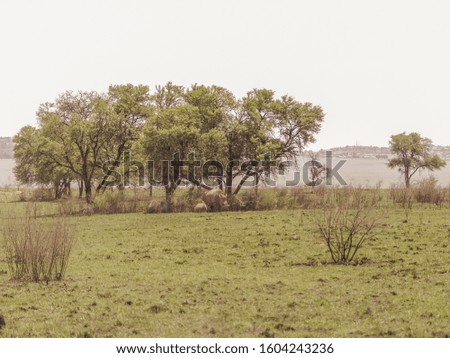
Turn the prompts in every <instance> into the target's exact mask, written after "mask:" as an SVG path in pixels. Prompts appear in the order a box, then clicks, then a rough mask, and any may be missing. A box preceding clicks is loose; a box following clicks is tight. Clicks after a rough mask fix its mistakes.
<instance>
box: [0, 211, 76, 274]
mask: <svg viewBox="0 0 450 358" xmlns="http://www.w3.org/2000/svg"><path fill="white" fill-rule="evenodd" d="M3 236H4V244H5V251H6V261H7V264H8V268H9V271H10V274H11V277H12V279H14V280H31V281H36V282H38V281H44V282H47V283H48V282H49V281H50V280H61V279H62V278H63V277H64V274H65V272H66V269H67V265H68V262H69V256H70V253H71V251H72V247H73V244H74V236H73V233H72V230H71V227H70V225H69V223H68V222H67V221H66V219H65V218H62V217H58V218H52V219H49V220H45V221H44V220H43V219H39V218H38V217H37V209H36V207H33V208H27V211H26V213H25V216H24V217H18V218H10V219H8V220H7V222H6V224H5V225H4V227H3Z"/></svg>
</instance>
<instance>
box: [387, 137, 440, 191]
mask: <svg viewBox="0 0 450 358" xmlns="http://www.w3.org/2000/svg"><path fill="white" fill-rule="evenodd" d="M389 146H390V149H391V152H392V153H393V154H395V157H394V158H392V159H391V160H389V162H388V167H389V168H398V170H399V172H400V173H402V175H403V177H404V179H405V185H406V187H407V188H409V187H410V186H411V177H412V176H413V175H414V174H416V173H417V172H418V171H419V170H430V171H433V170H439V169H441V168H443V167H444V166H445V164H446V163H445V161H444V160H443V159H441V158H440V157H439V156H438V155H432V154H431V149H432V147H433V143H432V141H431V140H430V139H428V138H424V137H422V136H421V135H420V134H418V133H414V132H413V133H410V134H406V133H405V132H403V133H400V134H396V135H393V136H391V141H390V142H389Z"/></svg>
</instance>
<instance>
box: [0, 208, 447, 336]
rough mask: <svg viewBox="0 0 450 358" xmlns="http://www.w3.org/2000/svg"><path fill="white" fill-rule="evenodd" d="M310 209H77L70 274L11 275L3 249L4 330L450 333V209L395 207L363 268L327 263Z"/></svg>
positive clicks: (0, 307) (367, 250)
mask: <svg viewBox="0 0 450 358" xmlns="http://www.w3.org/2000/svg"><path fill="white" fill-rule="evenodd" d="M23 205H24V204H21V203H15V204H14V203H9V204H5V203H4V204H0V216H1V217H3V219H1V220H5V219H4V218H5V215H6V214H7V213H9V212H11V211H13V208H20V207H21V206H23ZM48 205H49V210H53V209H54V208H52V207H50V205H52V204H48ZM312 214H313V211H310V210H303V211H302V210H292V211H289V210H284V211H264V212H263V211H260V212H225V213H207V214H193V213H177V214H153V215H144V214H121V215H94V216H89V217H88V216H85V217H77V218H72V219H71V221H72V222H73V224H76V226H77V230H76V236H77V242H76V244H75V247H74V251H73V254H72V256H71V261H70V265H69V269H68V272H67V275H66V278H65V279H64V280H63V281H62V282H51V283H49V285H46V284H42V283H41V284H38V283H18V282H13V281H11V280H10V277H9V274H8V272H7V265H6V262H5V258H4V251H3V247H0V313H1V314H2V315H3V316H4V319H5V322H6V325H5V326H4V327H3V329H0V337H323V336H329V337H448V336H449V335H450V305H449V302H450V285H449V283H450V210H449V209H438V208H433V207H429V206H420V207H417V208H416V209H414V210H413V212H412V213H411V215H410V219H409V223H405V222H404V219H405V215H404V212H403V211H402V210H401V209H392V210H390V211H389V212H386V214H385V218H384V223H383V224H382V226H381V227H380V228H379V230H378V231H379V233H378V235H377V236H378V238H377V239H376V240H374V241H372V242H368V243H367V244H366V245H365V246H364V247H363V248H362V250H361V252H360V254H359V259H360V260H359V261H360V263H359V264H357V265H334V264H331V263H330V262H331V260H330V257H329V256H328V253H327V251H326V247H325V246H324V245H323V244H322V243H321V241H320V239H319V238H318V237H317V236H316V234H314V230H313V228H314V226H313V224H312V221H311V216H312ZM1 220H0V224H1V223H3V221H1ZM43 220H45V219H43ZM0 235H1V234H0Z"/></svg>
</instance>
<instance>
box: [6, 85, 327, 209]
mask: <svg viewBox="0 0 450 358" xmlns="http://www.w3.org/2000/svg"><path fill="white" fill-rule="evenodd" d="M323 118H324V113H323V111H322V108H321V107H320V106H315V105H312V104H310V103H300V102H298V101H297V100H295V99H294V98H293V97H290V96H287V95H285V96H282V97H280V98H276V97H275V94H274V91H272V90H268V89H254V90H252V91H250V92H248V93H247V95H246V96H244V97H243V98H240V99H237V98H236V97H235V96H234V95H233V93H231V92H230V91H228V90H227V89H225V88H222V87H218V86H209V87H208V86H203V85H193V86H191V87H189V88H185V87H182V86H176V85H173V84H172V83H167V84H166V85H164V86H157V87H156V88H155V90H154V91H153V92H151V91H150V89H149V87H148V86H142V85H139V86H134V85H130V84H128V85H118V86H110V87H109V90H108V92H107V93H97V92H78V93H74V92H66V93H63V94H61V95H60V96H59V97H58V98H56V100H55V101H54V102H52V103H44V104H42V105H41V106H40V107H39V109H38V111H37V119H38V126H37V127H32V126H26V127H24V128H22V129H21V131H20V132H19V134H17V135H16V136H15V137H14V143H15V152H14V157H15V160H16V167H15V175H16V177H17V179H18V181H20V182H21V183H25V184H32V183H34V184H41V185H52V186H53V187H54V188H55V197H56V198H59V197H61V195H62V194H63V193H64V191H65V190H68V188H69V187H70V183H72V182H75V181H76V182H77V183H78V187H79V191H80V196H82V195H84V196H85V198H86V201H87V202H88V203H91V201H92V195H93V191H94V190H96V191H97V192H101V191H102V190H103V189H104V188H105V187H106V186H107V185H108V183H109V178H110V177H111V175H112V174H113V173H114V172H115V171H116V170H117V169H118V168H120V167H121V166H123V165H124V164H123V158H124V154H125V153H126V152H128V151H131V152H132V153H133V156H134V157H137V158H139V159H140V160H142V161H144V162H145V161H147V160H152V161H154V162H155V163H159V162H161V161H171V160H174V155H176V157H177V158H183V159H185V158H189V156H190V154H191V153H194V152H195V159H196V160H200V161H205V160H211V159H214V160H217V161H220V162H221V163H225V164H226V165H225V167H224V168H225V169H224V171H223V172H222V173H215V175H216V178H217V181H218V183H220V184H221V185H223V188H224V190H225V191H226V193H227V195H228V198H229V199H231V198H232V196H233V194H235V193H237V191H239V188H240V186H241V184H242V182H243V181H245V180H247V179H248V178H250V177H253V178H254V180H255V181H256V182H258V180H260V178H261V177H262V176H263V175H264V170H265V168H262V167H261V165H260V164H259V161H262V160H277V159H287V160H291V159H295V158H296V157H297V156H298V154H299V153H300V152H301V151H302V150H303V149H304V147H305V146H306V145H307V144H308V143H311V142H314V140H315V138H314V137H315V135H316V134H317V133H318V132H319V130H320V128H321V124H322V122H323ZM245 162H248V165H246V166H242V165H235V164H237V163H245ZM105 163H109V164H108V168H107V170H106V172H105ZM188 168H190V167H188ZM153 169H154V173H153V174H154V175H151V176H150V184H154V183H153V178H156V177H158V174H159V177H161V175H162V174H165V175H166V179H167V180H164V181H163V182H162V185H164V188H165V191H166V200H167V202H168V203H169V207H170V202H171V198H172V195H173V193H174V191H175V190H176V188H177V187H178V186H179V185H180V181H181V180H188V181H190V182H191V184H192V185H196V186H200V185H204V183H202V182H201V181H198V180H196V179H195V178H196V176H195V175H190V174H192V173H189V172H188V171H189V169H186V168H183V169H182V171H181V172H177V173H175V172H174V170H171V171H170V170H169V171H168V172H166V173H165V172H164V167H163V166H158V165H155V167H154V168H153ZM239 176H240V177H241V178H242V180H241V184H240V185H239V186H237V187H236V188H233V179H235V178H236V177H239Z"/></svg>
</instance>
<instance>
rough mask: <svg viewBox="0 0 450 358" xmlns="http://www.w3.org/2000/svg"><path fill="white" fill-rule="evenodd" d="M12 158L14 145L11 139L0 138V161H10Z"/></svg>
mask: <svg viewBox="0 0 450 358" xmlns="http://www.w3.org/2000/svg"><path fill="white" fill-rule="evenodd" d="M13 157H14V144H13V141H12V138H8V137H0V159H12V158H13Z"/></svg>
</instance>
